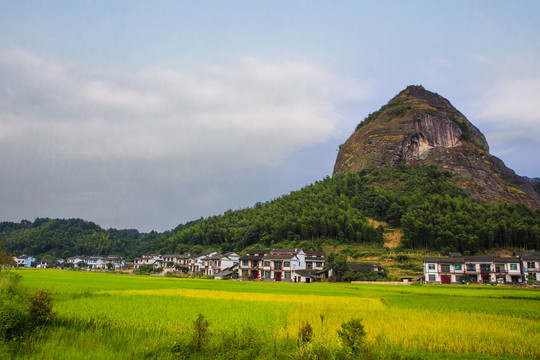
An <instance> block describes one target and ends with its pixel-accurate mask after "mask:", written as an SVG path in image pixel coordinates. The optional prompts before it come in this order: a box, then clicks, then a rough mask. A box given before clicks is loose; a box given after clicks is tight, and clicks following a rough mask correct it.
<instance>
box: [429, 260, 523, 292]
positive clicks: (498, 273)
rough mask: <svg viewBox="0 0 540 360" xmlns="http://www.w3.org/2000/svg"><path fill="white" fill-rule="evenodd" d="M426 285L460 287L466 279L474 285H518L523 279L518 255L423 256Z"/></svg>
mask: <svg viewBox="0 0 540 360" xmlns="http://www.w3.org/2000/svg"><path fill="white" fill-rule="evenodd" d="M423 267H424V276H425V280H426V283H428V284H433V283H440V284H459V283H462V282H463V281H464V280H465V279H467V280H468V281H471V282H473V283H479V284H485V283H495V282H498V283H519V282H522V281H523V279H524V276H523V273H522V266H521V260H520V258H519V257H518V256H510V257H501V256H499V255H482V256H462V255H461V254H455V253H452V254H451V256H450V257H447V258H442V257H426V258H424V259H423Z"/></svg>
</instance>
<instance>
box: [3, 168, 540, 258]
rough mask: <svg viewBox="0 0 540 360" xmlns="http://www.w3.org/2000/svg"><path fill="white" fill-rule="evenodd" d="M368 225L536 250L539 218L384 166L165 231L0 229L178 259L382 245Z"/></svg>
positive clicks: (7, 240)
mask: <svg viewBox="0 0 540 360" xmlns="http://www.w3.org/2000/svg"><path fill="white" fill-rule="evenodd" d="M370 219H375V220H379V221H384V222H387V223H389V224H391V225H393V226H398V227H399V226H401V227H402V230H403V233H404V237H403V241H402V246H404V247H405V248H416V249H430V250H440V251H443V252H448V251H461V252H463V253H465V254H468V253H475V252H477V251H484V250H488V249H497V248H519V249H525V250H530V249H535V250H538V249H540V212H539V211H538V210H531V209H530V208H528V207H526V206H524V205H521V204H512V203H504V204H499V205H498V204H491V203H485V202H481V201H478V200H473V199H471V198H469V197H468V196H467V194H466V193H465V192H464V190H462V189H461V188H460V187H459V186H457V185H456V183H455V179H454V178H453V177H452V175H451V174H450V173H449V172H444V171H440V170H438V169H437V168H436V167H435V166H426V167H424V166H420V165H416V166H406V165H403V164H398V165H396V166H385V167H382V168H367V169H364V170H361V171H359V172H352V173H347V174H336V175H335V176H334V177H332V178H330V177H327V178H325V179H323V180H321V181H318V182H316V183H315V184H313V185H310V186H307V187H305V188H303V189H301V190H299V191H294V192H292V193H290V194H289V195H286V196H283V197H280V198H278V199H275V200H272V201H269V202H267V203H264V204H263V203H258V204H256V205H255V206H254V207H251V208H247V209H242V210H236V211H227V212H225V213H224V214H222V215H217V216H212V217H209V218H207V219H200V220H197V221H193V222H189V223H186V224H184V225H180V226H178V227H177V228H176V229H175V230H174V231H171V232H165V233H161V234H158V233H155V232H151V233H148V234H145V233H139V232H138V231H136V230H115V229H109V230H103V229H101V228H100V227H99V226H97V225H95V224H93V223H89V222H85V221H82V220H49V219H37V220H36V221H34V222H33V223H30V222H22V223H19V224H14V223H1V224H0V241H3V242H4V246H5V248H6V250H8V251H11V252H13V253H15V254H21V253H27V254H33V255H38V256H39V255H44V254H49V255H53V256H56V257H66V256H70V255H75V254H81V255H84V254H98V255H99V254H120V255H124V256H127V257H128V258H132V257H133V256H136V255H140V254H141V253H144V252H162V253H182V252H185V251H202V250H203V249H215V250H220V251H223V252H225V251H242V250H244V249H246V248H250V247H264V248H268V247H302V248H306V249H318V248H320V246H321V245H322V244H323V243H324V242H325V241H327V240H337V241H338V242H340V243H343V244H359V243H371V244H380V243H381V242H382V239H383V238H382V231H383V229H382V228H375V227H373V226H372V225H370V224H371V222H370Z"/></svg>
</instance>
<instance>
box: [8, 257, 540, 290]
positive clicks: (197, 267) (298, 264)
mask: <svg viewBox="0 0 540 360" xmlns="http://www.w3.org/2000/svg"><path fill="white" fill-rule="evenodd" d="M325 260H326V257H325V253H324V252H322V251H304V250H302V249H252V250H248V251H247V252H246V253H245V255H240V254H238V253H235V252H228V253H225V254H220V253H218V252H216V251H206V252H201V253H199V254H192V253H185V254H164V255H162V254H144V255H142V256H140V257H137V258H135V259H134V261H133V262H127V261H125V260H124V259H123V258H122V257H120V256H116V255H109V256H73V257H68V258H66V259H57V260H55V261H51V260H48V259H44V260H42V261H40V262H39V263H35V262H36V260H35V258H34V257H32V256H28V255H21V256H16V257H14V261H15V263H16V266H17V267H36V268H50V267H56V268H62V269H70V268H76V269H79V270H88V271H96V270H111V271H134V272H136V273H137V272H139V273H141V272H144V271H146V272H148V273H154V274H160V275H167V274H170V275H173V274H182V275H186V276H198V277H201V276H203V277H207V278H213V279H217V280H225V279H231V278H232V279H240V280H261V281H286V282H295V283H296V282H298V283H310V282H317V281H325V280H328V279H329V278H330V277H332V270H328V269H327V268H326V267H325ZM422 262H423V275H422V276H418V277H412V278H411V277H404V278H401V279H400V280H401V281H402V282H406V283H411V282H421V283H424V282H425V283H426V284H466V283H467V284H468V283H472V284H525V283H539V282H540V252H516V253H513V255H512V256H500V255H498V254H490V255H483V256H463V255H462V254H461V253H450V256H449V257H424V258H423V259H422ZM347 265H348V267H349V268H350V270H351V271H373V272H375V273H378V275H379V277H380V279H383V278H384V277H385V274H384V270H383V269H381V268H380V267H378V264H356V263H348V264H347Z"/></svg>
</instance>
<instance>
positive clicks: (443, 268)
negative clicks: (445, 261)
mask: <svg viewBox="0 0 540 360" xmlns="http://www.w3.org/2000/svg"><path fill="white" fill-rule="evenodd" d="M441 271H442V272H450V265H441Z"/></svg>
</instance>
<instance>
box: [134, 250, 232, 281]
mask: <svg viewBox="0 0 540 360" xmlns="http://www.w3.org/2000/svg"><path fill="white" fill-rule="evenodd" d="M239 258H240V255H238V254H237V253H234V252H229V253H226V254H220V253H218V252H217V251H206V252H202V253H200V254H191V253H186V254H168V255H160V254H149V255H143V256H141V257H138V258H135V259H134V261H133V268H134V269H140V268H141V267H142V266H148V265H151V266H153V267H154V268H162V269H164V270H165V271H171V270H183V271H185V272H190V273H197V274H201V275H210V276H214V275H216V274H217V273H219V272H221V271H222V270H225V269H229V268H232V267H234V266H237V265H238V261H239Z"/></svg>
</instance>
